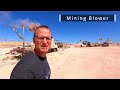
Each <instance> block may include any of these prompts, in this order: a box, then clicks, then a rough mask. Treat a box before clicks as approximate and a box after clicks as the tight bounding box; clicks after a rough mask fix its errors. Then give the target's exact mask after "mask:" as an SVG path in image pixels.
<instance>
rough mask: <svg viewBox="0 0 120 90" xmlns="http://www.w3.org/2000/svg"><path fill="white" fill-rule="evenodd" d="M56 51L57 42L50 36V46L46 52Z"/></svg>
mask: <svg viewBox="0 0 120 90" xmlns="http://www.w3.org/2000/svg"><path fill="white" fill-rule="evenodd" d="M57 51H58V46H57V43H56V42H55V39H54V38H52V41H51V47H50V49H49V51H48V53H50V52H57Z"/></svg>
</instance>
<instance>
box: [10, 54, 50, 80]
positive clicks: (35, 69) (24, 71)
mask: <svg viewBox="0 0 120 90" xmlns="http://www.w3.org/2000/svg"><path fill="white" fill-rule="evenodd" d="M50 74H51V70H50V67H49V64H48V62H47V59H46V58H42V57H39V56H37V55H36V54H35V53H33V52H29V53H28V54H26V55H25V56H24V57H22V59H21V60H20V61H19V62H18V63H17V64H16V66H15V67H14V69H13V71H12V73H11V76H10V79H50Z"/></svg>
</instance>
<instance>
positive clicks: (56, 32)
mask: <svg viewBox="0 0 120 90" xmlns="http://www.w3.org/2000/svg"><path fill="white" fill-rule="evenodd" d="M59 14H79V15H80V14H116V22H59ZM32 22H34V23H36V24H37V25H43V24H45V25H48V26H49V27H50V29H51V31H52V35H53V37H54V38H55V39H56V40H59V41H61V42H66V43H76V42H79V41H80V40H83V41H90V42H98V40H99V38H102V39H103V41H106V40H107V38H110V39H111V42H120V12H119V11H0V41H5V40H6V41H22V40H21V39H20V38H19V37H18V36H17V34H16V33H15V32H14V31H13V30H12V29H11V28H10V27H6V26H7V25H14V26H20V25H21V24H24V25H25V32H24V33H25V42H32V37H33V32H30V31H29V30H28V25H29V24H30V23H32ZM16 30H17V31H18V32H19V34H20V35H22V29H21V28H18V27H17V28H16Z"/></svg>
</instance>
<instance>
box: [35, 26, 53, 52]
mask: <svg viewBox="0 0 120 90" xmlns="http://www.w3.org/2000/svg"><path fill="white" fill-rule="evenodd" d="M51 37H52V36H51V32H50V30H49V29H47V28H38V29H37V31H36V33H35V37H34V38H33V42H34V44H35V49H36V50H37V51H38V52H42V53H47V52H48V50H49V49H50V46H51Z"/></svg>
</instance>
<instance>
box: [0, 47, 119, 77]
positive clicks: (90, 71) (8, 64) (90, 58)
mask: <svg viewBox="0 0 120 90" xmlns="http://www.w3.org/2000/svg"><path fill="white" fill-rule="evenodd" d="M11 49H12V47H7V48H3V47H1V48H0V79H9V78H10V74H11V71H12V69H13V68H14V66H15V65H16V63H17V62H18V61H19V60H17V59H12V58H10V57H11V55H10V54H6V53H8V52H9V50H11ZM47 59H48V62H49V64H50V67H51V79H120V46H109V47H70V48H66V49H59V50H58V51H57V52H52V53H48V54H47Z"/></svg>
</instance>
